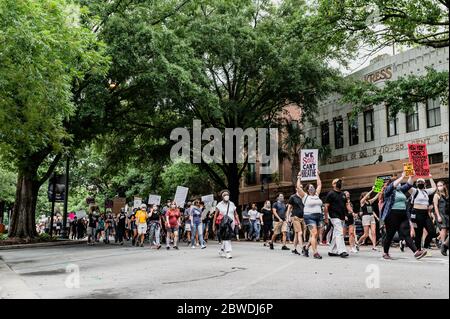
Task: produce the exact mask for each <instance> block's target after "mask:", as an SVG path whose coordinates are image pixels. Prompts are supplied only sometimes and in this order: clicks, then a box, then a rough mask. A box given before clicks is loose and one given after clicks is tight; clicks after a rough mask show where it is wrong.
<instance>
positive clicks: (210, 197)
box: [202, 194, 214, 206]
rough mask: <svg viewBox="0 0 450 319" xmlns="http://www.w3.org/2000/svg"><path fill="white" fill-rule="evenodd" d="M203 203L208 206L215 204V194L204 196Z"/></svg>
mask: <svg viewBox="0 0 450 319" xmlns="http://www.w3.org/2000/svg"><path fill="white" fill-rule="evenodd" d="M202 202H204V203H205V206H206V204H212V203H213V202H214V194H210V195H205V196H202Z"/></svg>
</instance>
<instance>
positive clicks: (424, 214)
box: [413, 209, 436, 249]
mask: <svg viewBox="0 0 450 319" xmlns="http://www.w3.org/2000/svg"><path fill="white" fill-rule="evenodd" d="M413 214H415V215H416V218H415V219H414V220H413V222H414V223H415V224H416V225H417V226H416V227H415V228H414V230H415V232H416V237H415V238H414V242H415V244H416V247H417V248H418V249H420V248H421V247H422V237H423V229H424V228H425V229H426V230H427V233H428V234H427V237H426V238H425V242H424V247H428V246H429V245H430V243H431V241H432V239H433V238H436V229H435V227H434V225H433V221H432V220H431V218H430V215H428V211H427V210H425V209H414V210H413Z"/></svg>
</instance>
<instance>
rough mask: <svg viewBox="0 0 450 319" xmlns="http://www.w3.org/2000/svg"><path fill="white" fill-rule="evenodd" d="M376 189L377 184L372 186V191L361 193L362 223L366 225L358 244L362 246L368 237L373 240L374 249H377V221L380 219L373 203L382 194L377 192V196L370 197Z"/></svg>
mask: <svg viewBox="0 0 450 319" xmlns="http://www.w3.org/2000/svg"><path fill="white" fill-rule="evenodd" d="M374 190H375V186H373V187H372V189H371V190H370V192H364V193H362V194H361V196H360V198H359V200H360V205H361V206H360V207H361V212H360V216H361V219H362V225H363V227H364V234H363V235H362V236H361V238H360V239H359V240H358V243H357V245H358V246H360V245H361V244H364V242H365V240H366V239H367V237H369V238H370V241H371V242H372V250H374V251H376V250H377V236H376V228H377V222H376V219H378V217H377V215H376V214H375V212H374V211H373V207H372V204H373V203H375V201H376V200H377V199H378V197H379V196H380V193H377V195H375V197H373V198H372V199H370V195H372V193H373V192H374Z"/></svg>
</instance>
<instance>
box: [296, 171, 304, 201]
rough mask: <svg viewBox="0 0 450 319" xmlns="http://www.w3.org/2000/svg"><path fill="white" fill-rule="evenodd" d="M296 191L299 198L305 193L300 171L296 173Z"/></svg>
mask: <svg viewBox="0 0 450 319" xmlns="http://www.w3.org/2000/svg"><path fill="white" fill-rule="evenodd" d="M297 191H298V194H299V195H300V197H301V198H303V197H305V195H306V193H305V191H304V190H303V185H302V172H298V175H297Z"/></svg>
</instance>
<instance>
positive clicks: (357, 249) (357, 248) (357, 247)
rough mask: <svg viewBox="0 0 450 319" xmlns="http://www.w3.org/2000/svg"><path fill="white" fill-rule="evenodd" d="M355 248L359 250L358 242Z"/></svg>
mask: <svg viewBox="0 0 450 319" xmlns="http://www.w3.org/2000/svg"><path fill="white" fill-rule="evenodd" d="M355 248H356V251H357V252H358V251H359V245H358V244H356V246H355Z"/></svg>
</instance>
